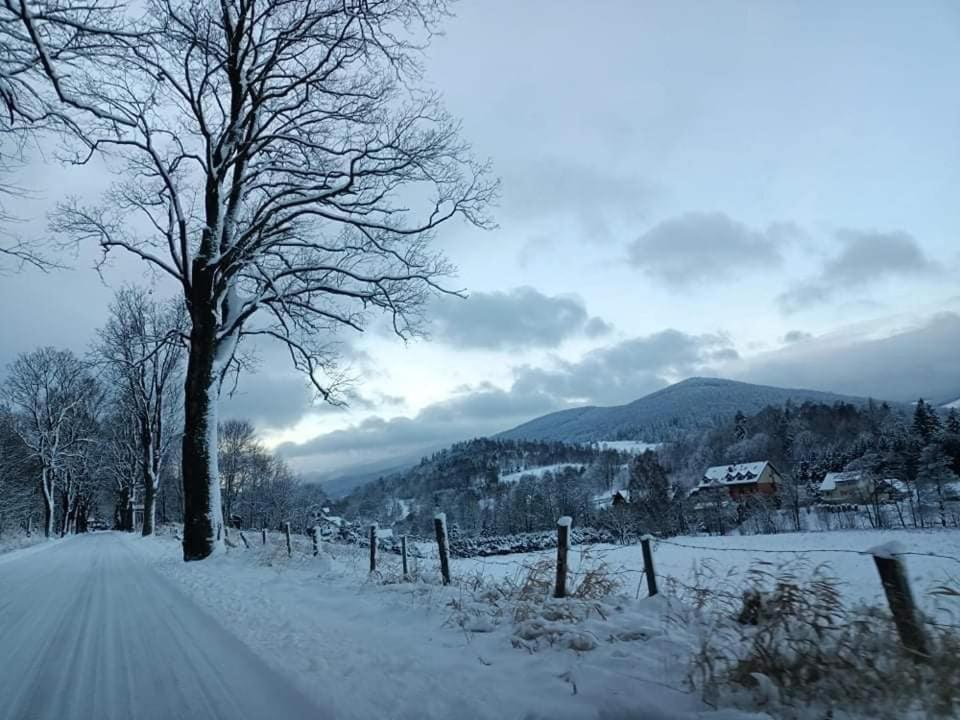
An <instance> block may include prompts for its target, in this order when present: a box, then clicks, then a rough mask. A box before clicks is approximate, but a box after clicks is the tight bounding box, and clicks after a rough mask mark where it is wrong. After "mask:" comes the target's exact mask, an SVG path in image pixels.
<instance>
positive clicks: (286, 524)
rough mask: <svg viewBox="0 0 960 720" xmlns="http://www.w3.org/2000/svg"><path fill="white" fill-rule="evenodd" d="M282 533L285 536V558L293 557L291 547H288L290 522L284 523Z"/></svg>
mask: <svg viewBox="0 0 960 720" xmlns="http://www.w3.org/2000/svg"><path fill="white" fill-rule="evenodd" d="M283 532H284V533H286V536H287V557H293V546H292V545H290V522H289V521H288V522H285V523H284V524H283Z"/></svg>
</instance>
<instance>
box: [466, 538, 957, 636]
mask: <svg viewBox="0 0 960 720" xmlns="http://www.w3.org/2000/svg"><path fill="white" fill-rule="evenodd" d="M888 542H897V543H899V544H900V545H901V546H902V547H903V550H904V551H905V552H907V553H910V554H908V555H905V556H903V558H902V559H903V561H904V562H905V563H906V566H907V574H908V576H909V578H910V581H911V585H912V588H913V592H914V594H915V595H916V599H917V602H918V603H919V604H920V605H921V606H922V607H923V608H924V610H926V611H927V612H930V613H936V614H937V615H939V616H940V618H941V619H947V621H948V622H951V623H960V598H957V597H951V596H948V595H943V594H937V593H935V591H936V590H937V589H938V588H941V587H952V588H956V589H957V590H958V591H960V531H958V530H953V529H947V530H884V531H876V530H851V531H840V530H838V531H835V532H820V533H783V534H780V535H746V536H724V537H697V538H687V537H680V538H673V539H671V540H663V541H655V542H654V567H655V570H656V575H657V577H658V578H659V580H660V585H661V587H663V588H665V589H667V590H669V587H670V582H671V581H675V582H677V583H680V584H681V585H684V586H703V585H706V586H708V587H714V588H716V589H718V590H726V591H732V592H738V591H739V590H740V588H741V587H742V586H743V585H744V583H745V582H746V579H747V578H746V576H747V573H748V572H750V570H751V568H753V569H755V570H761V571H769V572H776V570H777V569H778V568H779V567H783V566H789V567H790V568H794V569H797V570H798V571H799V572H800V575H801V577H804V576H809V575H810V574H811V573H812V571H813V570H814V569H815V568H819V569H820V570H821V571H822V572H825V573H826V574H828V575H830V576H832V577H834V578H836V579H837V580H838V581H839V588H840V589H841V591H842V594H843V597H844V599H845V601H846V602H848V603H849V604H851V605H854V604H859V603H869V604H882V603H883V598H884V596H883V587H882V586H881V584H880V579H879V576H878V574H877V570H876V566H875V564H874V561H873V558H872V556H871V555H870V554H868V553H867V551H868V550H870V549H871V548H873V547H875V546H877V545H880V544H882V543H888ZM555 552H556V551H554V550H545V551H541V552H536V553H527V554H524V555H509V556H500V557H491V558H469V559H463V560H456V561H454V567H455V568H456V570H457V571H458V572H460V573H461V574H464V575H469V574H475V573H480V574H483V575H486V576H492V577H502V578H509V577H512V576H516V575H518V574H520V573H522V572H523V568H525V567H529V566H530V565H532V564H534V563H536V562H537V561H539V560H549V559H551V558H552V557H553V556H554V555H555ZM599 562H602V563H605V564H606V565H607V566H608V567H609V569H610V571H611V572H612V573H613V574H614V575H616V576H617V577H620V578H622V580H623V582H624V584H625V585H626V586H627V587H628V588H631V589H632V591H633V593H634V595H637V594H639V596H640V597H643V596H644V595H645V594H646V584H645V580H644V579H643V557H642V555H641V549H640V546H639V545H625V546H624V545H590V546H584V547H582V548H573V549H572V550H571V555H570V566H571V570H572V571H573V572H574V573H577V572H580V571H581V569H582V568H583V567H592V566H595V565H596V564H597V563H599Z"/></svg>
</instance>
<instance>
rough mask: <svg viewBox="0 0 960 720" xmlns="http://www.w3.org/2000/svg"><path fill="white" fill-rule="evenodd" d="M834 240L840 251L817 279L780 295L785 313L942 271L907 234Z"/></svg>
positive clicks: (850, 234)
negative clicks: (891, 280)
mask: <svg viewBox="0 0 960 720" xmlns="http://www.w3.org/2000/svg"><path fill="white" fill-rule="evenodd" d="M836 239H837V240H838V241H839V242H840V244H841V249H840V252H839V253H838V254H836V255H834V256H833V257H832V258H829V259H828V260H827V261H826V262H825V263H824V265H823V268H822V269H821V270H820V272H819V273H818V274H817V275H816V276H814V277H812V278H810V279H808V280H806V281H804V282H802V283H800V284H799V285H797V286H796V287H794V288H792V289H790V290H788V291H787V292H785V293H783V294H781V295H780V297H779V298H778V302H779V304H780V307H781V309H782V310H783V311H784V312H787V313H792V312H796V311H798V310H801V309H803V308H805V307H807V306H810V305H815V304H818V303H823V302H826V301H828V300H830V299H832V298H833V297H835V296H837V295H840V294H843V293H846V292H849V291H851V290H861V289H863V288H866V287H868V286H870V285H872V284H874V283H877V282H880V281H882V280H886V279H889V278H893V277H909V276H923V275H932V274H935V273H937V272H939V271H940V269H941V268H940V266H939V265H937V263H935V262H934V261H932V260H930V259H929V258H928V257H927V256H926V255H925V254H924V252H923V250H922V248H921V247H920V246H919V244H918V243H917V241H916V239H915V238H914V237H913V236H912V235H910V234H909V233H906V232H902V231H893V232H877V231H861V230H842V231H840V232H838V233H837V234H836Z"/></svg>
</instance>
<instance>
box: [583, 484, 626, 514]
mask: <svg viewBox="0 0 960 720" xmlns="http://www.w3.org/2000/svg"><path fill="white" fill-rule="evenodd" d="M617 495H619V496H620V497H622V498H623V499H624V500H626V501H627V502H630V491H629V490H627V489H625V488H612V489H611V490H606V491H604V492H602V493H599V494H598V495H594V496H593V498H592V500H593V505H594V507H596V508H598V509H606V508H608V507H610V506H611V505H613V499H614V497H616V496H617Z"/></svg>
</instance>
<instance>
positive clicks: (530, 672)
mask: <svg viewBox="0 0 960 720" xmlns="http://www.w3.org/2000/svg"><path fill="white" fill-rule="evenodd" d="M122 541H123V542H126V543H128V544H130V545H131V546H132V547H134V548H135V550H136V552H137V553H139V554H141V555H142V556H143V557H144V558H145V559H147V560H148V561H149V563H150V564H152V565H153V566H154V568H156V570H158V571H159V573H160V574H161V575H162V576H164V577H165V578H166V579H168V580H169V581H172V582H174V583H175V584H177V585H179V586H180V587H181V588H182V589H183V590H184V592H185V593H186V595H188V596H189V598H190V599H191V601H192V602H194V603H196V604H197V605H199V606H201V607H203V608H204V609H205V610H207V611H208V612H209V613H210V615H211V617H217V618H218V619H219V621H220V622H221V623H223V624H224V626H225V627H227V628H229V629H230V630H231V631H232V632H234V633H236V634H237V636H238V637H239V638H240V639H241V640H242V641H243V642H244V643H245V644H246V645H247V646H248V647H249V648H251V649H252V650H254V651H255V652H256V653H257V655H259V656H260V657H262V658H263V659H264V660H265V661H266V663H267V664H268V665H269V666H270V667H271V668H272V669H273V670H274V671H276V672H278V673H283V674H285V675H286V676H287V677H289V678H290V679H291V680H292V681H293V682H294V683H295V684H296V686H297V688H298V689H300V690H301V691H302V692H303V693H304V694H305V695H306V696H307V697H308V698H309V699H310V700H313V701H314V702H317V703H318V704H319V705H321V706H322V707H324V708H326V709H327V712H326V713H321V714H319V715H317V716H316V717H332V718H337V719H338V720H340V719H345V720H352V719H357V720H361V719H363V720H366V719H367V718H400V719H402V720H441V719H442V720H447V718H449V717H451V716H456V717H463V718H470V719H471V720H474V719H476V720H500V719H501V718H530V719H531V720H542V719H544V718H551V719H554V718H555V719H557V720H579V719H581V718H588V719H590V718H597V717H610V718H612V717H629V716H631V715H629V713H635V712H636V709H637V708H642V709H643V716H644V717H650V718H658V720H661V719H662V720H748V719H749V718H757V719H759V718H761V717H762V718H765V719H766V720H769V718H767V717H766V716H757V715H750V714H747V713H743V712H739V711H732V710H725V711H717V712H714V711H713V710H712V709H711V708H710V707H709V706H706V705H705V704H704V703H703V702H701V700H700V699H699V697H698V696H697V694H695V693H690V692H689V690H688V689H687V688H685V687H684V686H683V680H682V679H683V676H684V675H683V674H684V672H685V667H686V665H685V662H686V657H687V653H688V647H689V645H690V643H691V639H690V637H688V636H686V634H685V633H684V632H683V631H678V630H677V629H676V628H675V627H674V626H673V624H672V623H671V621H670V619H669V618H668V610H669V608H668V604H667V603H666V602H664V601H662V600H659V599H652V600H647V599H643V600H636V599H633V598H629V597H623V598H617V601H616V602H614V603H605V602H599V601H598V602H590V603H578V602H577V601H574V600H569V599H565V600H552V599H549V598H544V599H543V601H542V602H543V606H542V611H540V612H539V613H537V614H535V615H533V616H531V617H529V618H527V619H526V620H524V621H523V622H521V623H517V624H515V623H514V622H513V619H512V618H513V616H512V613H508V614H506V615H504V614H503V613H498V612H497V611H496V610H497V609H496V606H495V604H491V603H490V602H488V601H483V600H477V599H471V591H470V590H469V589H468V588H469V587H471V583H472V580H471V581H470V582H464V583H463V584H462V585H458V584H457V583H456V582H455V583H454V584H452V585H451V586H449V587H443V586H441V585H440V584H439V573H438V571H437V569H436V567H435V560H417V559H414V558H411V560H412V562H413V563H420V567H419V568H417V567H416V565H414V567H413V572H414V574H415V575H416V573H417V572H418V571H420V572H421V573H423V574H422V576H421V579H420V580H419V581H417V582H410V583H400V582H397V581H396V580H397V579H398V578H399V577H400V571H399V558H397V557H396V556H394V555H391V554H384V555H383V557H382V558H381V568H380V574H381V575H382V577H383V581H382V582H381V581H378V580H377V579H376V578H375V577H371V576H369V574H368V573H366V572H365V569H366V568H365V563H366V555H365V552H366V551H365V550H364V549H362V548H355V547H351V546H342V545H333V544H324V545H323V548H324V552H323V553H322V555H321V557H320V558H312V557H309V555H308V551H307V546H306V541H305V540H303V539H302V538H299V537H298V536H295V541H297V542H300V541H302V542H303V543H304V544H303V546H302V547H299V546H298V547H297V549H296V550H295V552H294V557H293V559H292V560H288V559H287V558H286V553H285V551H284V550H282V549H281V548H280V547H279V543H280V542H281V540H280V538H279V536H277V540H276V544H277V545H278V547H277V548H276V550H275V551H273V550H271V545H268V546H267V547H266V548H263V547H262V546H260V547H257V546H254V548H252V549H251V550H249V551H246V550H242V549H236V550H231V551H230V552H229V553H228V554H227V555H226V556H218V557H217V558H215V559H213V560H209V561H204V562H199V563H183V562H181V561H180V560H179V558H178V556H177V548H176V546H175V543H173V542H171V541H170V540H169V539H165V538H162V537H161V538H155V539H150V538H148V539H145V540H135V539H132V538H131V539H128V538H122ZM271 542H272V543H273V540H271ZM455 567H457V568H460V569H462V568H463V566H462V565H455ZM454 579H455V581H456V575H455V578H454ZM574 612H576V613H580V612H582V613H585V616H584V617H582V618H581V619H580V620H579V621H578V622H567V621H566V620H565V619H564V618H565V617H566V615H567V614H568V613H574ZM601 612H602V615H601ZM267 717H284V718H286V717H289V716H288V715H284V714H282V713H279V712H274V713H271V714H270V715H267Z"/></svg>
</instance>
